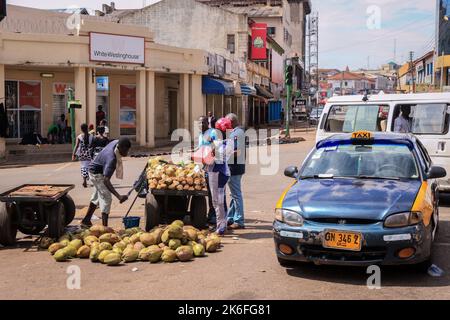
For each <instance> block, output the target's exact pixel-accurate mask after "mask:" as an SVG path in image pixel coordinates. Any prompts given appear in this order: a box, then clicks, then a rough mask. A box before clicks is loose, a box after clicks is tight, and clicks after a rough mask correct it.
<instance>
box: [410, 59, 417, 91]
mask: <svg viewBox="0 0 450 320" xmlns="http://www.w3.org/2000/svg"><path fill="white" fill-rule="evenodd" d="M409 72H410V74H411V81H412V93H415V92H416V81H415V79H414V78H415V77H414V76H415V68H414V52H413V51H410V52H409Z"/></svg>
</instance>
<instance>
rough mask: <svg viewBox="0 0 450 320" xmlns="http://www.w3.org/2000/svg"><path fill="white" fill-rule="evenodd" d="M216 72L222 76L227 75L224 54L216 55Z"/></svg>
mask: <svg viewBox="0 0 450 320" xmlns="http://www.w3.org/2000/svg"><path fill="white" fill-rule="evenodd" d="M216 74H217V75H218V76H220V77H222V76H224V75H225V58H224V57H222V56H219V55H217V56H216Z"/></svg>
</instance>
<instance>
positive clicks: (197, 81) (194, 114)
mask: <svg viewBox="0 0 450 320" xmlns="http://www.w3.org/2000/svg"><path fill="white" fill-rule="evenodd" d="M201 116H206V95H204V94H203V93H202V76H201V75H197V74H193V75H191V132H193V125H194V121H197V120H198V118H200V117H201Z"/></svg>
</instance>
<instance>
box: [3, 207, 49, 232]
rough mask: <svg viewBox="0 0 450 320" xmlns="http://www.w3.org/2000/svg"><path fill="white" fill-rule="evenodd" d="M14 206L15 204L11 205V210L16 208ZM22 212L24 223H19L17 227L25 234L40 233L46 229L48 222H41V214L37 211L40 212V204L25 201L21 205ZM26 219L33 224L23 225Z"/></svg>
mask: <svg viewBox="0 0 450 320" xmlns="http://www.w3.org/2000/svg"><path fill="white" fill-rule="evenodd" d="M14 208H15V206H14V205H11V210H15V209H14ZM21 212H22V224H19V225H18V227H17V228H18V229H19V231H20V232H22V233H23V234H30V235H38V234H40V233H41V231H42V230H44V228H45V226H46V225H47V224H46V223H45V222H42V223H39V222H40V221H41V220H40V219H39V217H38V216H39V215H38V214H36V212H39V204H38V203H37V202H35V203H26V204H25V203H23V204H22V205H21ZM24 220H28V221H30V222H32V224H33V225H30V224H26V225H23V221H24Z"/></svg>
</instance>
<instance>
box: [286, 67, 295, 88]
mask: <svg viewBox="0 0 450 320" xmlns="http://www.w3.org/2000/svg"><path fill="white" fill-rule="evenodd" d="M293 70H294V68H293V67H292V65H288V66H286V75H285V79H286V85H287V86H292V83H293V79H292V78H293V76H294V75H293Z"/></svg>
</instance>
